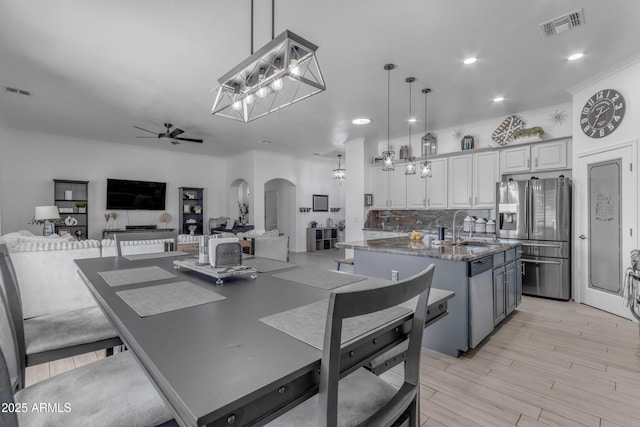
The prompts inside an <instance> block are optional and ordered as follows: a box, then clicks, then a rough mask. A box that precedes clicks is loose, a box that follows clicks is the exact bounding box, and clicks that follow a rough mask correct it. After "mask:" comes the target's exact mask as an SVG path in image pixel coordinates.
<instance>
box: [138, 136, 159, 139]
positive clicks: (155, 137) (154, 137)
mask: <svg viewBox="0 0 640 427" xmlns="http://www.w3.org/2000/svg"><path fill="white" fill-rule="evenodd" d="M136 138H153V139H158V137H157V136H136Z"/></svg>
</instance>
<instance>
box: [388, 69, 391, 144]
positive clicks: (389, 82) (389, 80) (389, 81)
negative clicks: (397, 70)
mask: <svg viewBox="0 0 640 427" xmlns="http://www.w3.org/2000/svg"><path fill="white" fill-rule="evenodd" d="M390 85H391V70H388V71H387V151H391V146H390V145H389V138H390V135H391V132H390V131H389V126H390V122H391V112H390V107H389V105H390V100H389V98H390V97H391V90H390V89H389V86H390Z"/></svg>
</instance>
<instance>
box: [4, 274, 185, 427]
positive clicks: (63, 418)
mask: <svg viewBox="0 0 640 427" xmlns="http://www.w3.org/2000/svg"><path fill="white" fill-rule="evenodd" d="M1 273H2V274H1V276H0V278H1V279H2V280H5V279H6V280H11V279H10V278H9V277H8V276H9V274H8V271H7V269H3V270H2V272H1ZM0 350H1V351H0V399H2V402H3V403H4V404H14V406H13V407H15V408H18V409H19V410H16V411H11V412H8V413H6V412H5V413H2V414H0V425H2V426H8V427H14V426H18V425H19V424H20V425H23V426H45V425H47V426H156V425H160V424H163V423H169V424H170V423H174V422H175V421H173V415H172V412H171V411H170V410H169V408H168V407H167V406H166V405H165V403H164V401H163V399H162V398H161V397H160V395H158V392H157V391H156V390H155V388H154V387H153V385H152V384H151V383H150V382H149V380H148V378H147V376H146V375H145V373H144V372H143V371H142V370H141V369H140V367H139V366H138V364H137V362H136V361H135V359H134V358H133V356H132V355H131V354H130V352H128V351H125V352H122V353H118V354H117V355H115V356H111V357H107V358H106V359H101V360H99V361H97V362H94V363H90V364H88V365H85V366H82V367H80V368H77V369H72V370H71V371H67V372H65V373H64V374H61V375H58V376H55V377H52V378H49V379H47V380H44V381H41V382H38V383H36V384H34V385H32V386H29V387H27V388H23V386H22V385H23V384H24V369H25V366H24V359H22V358H21V357H20V353H21V352H23V351H24V342H21V341H20V340H19V339H18V336H17V335H16V334H15V328H14V325H13V320H12V316H11V314H10V312H9V310H8V307H7V299H6V298H5V294H4V292H0ZM42 405H45V406H44V409H42V410H41V411H39V410H38V409H41V408H43V406H42ZM2 412H4V411H2Z"/></svg>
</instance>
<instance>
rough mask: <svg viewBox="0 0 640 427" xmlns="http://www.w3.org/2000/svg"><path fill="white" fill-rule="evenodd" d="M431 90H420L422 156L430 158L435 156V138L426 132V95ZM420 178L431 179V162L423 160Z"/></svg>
mask: <svg viewBox="0 0 640 427" xmlns="http://www.w3.org/2000/svg"><path fill="white" fill-rule="evenodd" d="M430 92H431V89H422V93H424V136H423V137H422V155H423V156H425V157H426V156H431V155H434V154H436V138H435V137H434V136H433V135H431V134H430V133H428V132H427V94H428V93H430ZM420 178H431V162H430V161H428V160H425V161H424V163H422V169H421V171H420Z"/></svg>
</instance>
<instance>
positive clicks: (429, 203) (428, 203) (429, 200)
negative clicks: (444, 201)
mask: <svg viewBox="0 0 640 427" xmlns="http://www.w3.org/2000/svg"><path fill="white" fill-rule="evenodd" d="M427 206H431V199H430V198H427Z"/></svg>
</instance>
